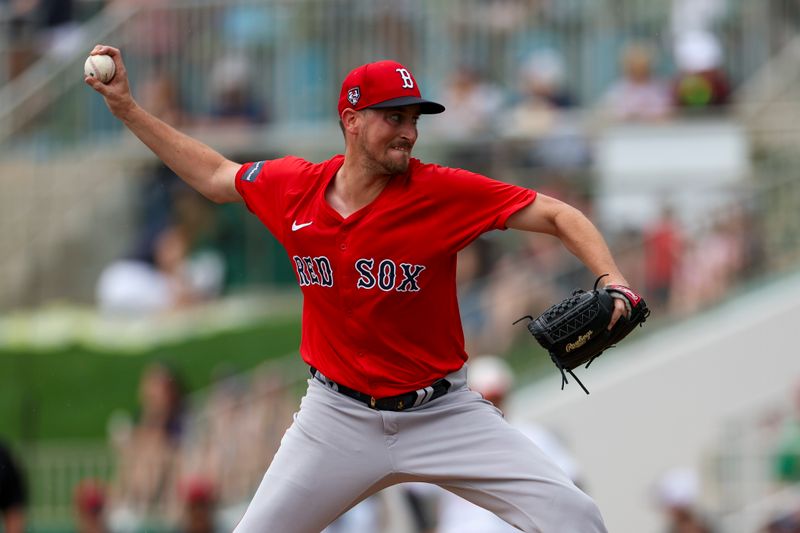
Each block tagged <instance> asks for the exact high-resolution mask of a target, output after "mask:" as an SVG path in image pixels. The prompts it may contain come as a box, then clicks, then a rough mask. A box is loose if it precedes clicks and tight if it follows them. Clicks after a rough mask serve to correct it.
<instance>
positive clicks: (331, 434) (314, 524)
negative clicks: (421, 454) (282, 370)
mask: <svg viewBox="0 0 800 533" xmlns="http://www.w3.org/2000/svg"><path fill="white" fill-rule="evenodd" d="M381 428H382V426H381V425H380V417H379V415H377V413H376V412H375V411H372V410H369V409H361V408H360V406H358V405H357V404H355V403H354V402H352V401H351V400H350V399H349V398H346V397H344V396H341V395H340V394H338V393H336V392H333V391H330V390H329V389H326V388H325V387H322V386H318V385H317V384H316V382H312V383H311V384H310V386H309V390H308V393H307V394H306V396H305V397H304V398H303V401H302V403H301V408H300V410H299V412H298V413H297V414H296V415H295V419H294V422H293V423H292V426H291V427H290V428H289V429H288V430H287V431H286V434H285V435H284V437H283V439H282V440H281V446H280V448H279V450H278V452H277V453H276V454H275V457H274V458H273V460H272V463H271V464H270V466H269V468H268V469H267V472H266V474H265V475H264V479H263V480H262V482H261V485H260V486H259V488H258V490H257V492H256V494H255V496H254V497H253V499H252V500H251V502H250V505H249V506H248V508H247V510H246V512H245V515H244V517H243V518H242V520H241V522H240V523H239V525H238V526H237V528H236V532H237V533H268V532H273V531H281V532H282V533H318V532H319V531H320V530H322V529H323V528H324V527H325V526H326V525H328V523H330V522H331V521H332V520H334V519H335V518H336V517H337V516H338V515H339V514H340V513H342V512H343V511H344V510H346V509H348V508H349V507H350V506H351V505H353V504H355V503H357V502H358V501H360V500H361V499H363V498H364V497H366V496H367V495H369V494H370V493H372V492H373V491H374V490H377V489H379V488H380V487H381V486H382V485H381V483H382V480H384V479H385V478H386V476H387V475H388V473H389V471H390V464H389V461H388V456H387V454H386V452H385V447H384V445H383V443H384V436H383V432H382V429H381Z"/></svg>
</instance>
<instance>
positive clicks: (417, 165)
mask: <svg viewBox="0 0 800 533" xmlns="http://www.w3.org/2000/svg"><path fill="white" fill-rule="evenodd" d="M343 162H344V156H341V155H338V156H335V157H333V158H332V159H330V160H328V161H325V162H322V163H310V162H308V161H305V160H303V159H300V158H297V157H285V158H282V159H276V160H269V161H259V162H256V163H247V164H245V165H243V166H242V168H241V169H240V170H239V172H238V174H237V176H236V188H237V190H238V191H239V193H240V194H241V195H242V197H243V198H244V200H245V202H246V204H247V207H248V208H249V209H250V211H252V212H253V213H254V214H255V215H256V216H257V217H258V218H259V219H260V220H261V221H262V222H263V223H264V225H266V226H267V228H268V229H269V230H270V232H272V234H273V235H274V236H275V237H276V238H277V239H278V241H280V242H281V244H282V245H283V246H284V248H286V251H287V253H288V255H289V257H290V259H291V260H292V262H293V263H294V269H295V273H296V274H297V280H298V283H299V284H300V287H301V289H302V291H303V298H304V303H303V327H302V341H301V344H300V353H301V356H302V357H303V360H304V361H305V362H306V363H308V364H309V365H312V366H314V367H316V368H318V369H319V370H320V371H321V372H322V373H323V374H325V375H326V376H327V377H328V378H330V379H332V380H333V381H336V382H338V383H341V384H342V385H345V386H347V387H350V388H352V389H355V390H358V391H361V392H364V393H366V394H370V395H372V396H375V397H376V398H382V397H386V396H393V395H396V394H400V393H405V392H409V391H412V390H416V389H419V388H422V387H425V386H428V385H430V384H431V383H432V382H433V381H435V380H437V379H439V378H441V377H443V376H445V375H447V374H449V373H450V372H453V371H455V370H458V369H459V368H460V367H461V366H462V365H463V364H464V361H466V359H467V354H466V352H465V351H464V334H463V331H462V329H461V317H460V314H459V311H458V302H457V301H456V282H455V278H456V254H457V252H458V251H459V250H461V249H462V248H464V247H465V246H467V245H468V244H469V243H470V242H472V241H473V240H474V239H475V238H477V237H478V236H479V235H481V234H482V233H484V232H486V231H489V230H492V229H505V223H506V220H507V219H508V217H509V216H510V215H512V214H513V213H514V212H516V211H518V210H519V209H521V208H523V207H525V206H526V205H528V204H530V203H531V202H532V201H533V200H534V198H535V197H536V193H535V192H534V191H532V190H530V189H525V188H522V187H518V186H516V185H511V184H508V183H503V182H500V181H496V180H492V179H489V178H487V177H485V176H481V175H479V174H474V173H472V172H467V171H465V170H460V169H453V168H447V167H442V166H438V165H432V164H424V163H422V162H420V161H419V160H416V159H412V160H411V164H410V166H409V170H408V172H406V174H404V175H400V176H395V177H394V178H392V179H391V181H389V183H388V184H387V185H386V187H385V188H384V189H383V191H381V193H380V194H379V195H378V197H377V198H376V199H375V200H374V201H373V202H372V203H370V204H369V205H367V206H366V207H364V208H362V209H360V210H359V211H356V212H355V213H353V214H351V215H350V216H348V217H347V218H342V216H341V215H340V214H339V213H337V212H336V211H335V210H334V209H333V208H332V207H331V206H330V205H329V204H328V203H327V202H326V200H325V189H326V188H327V186H328V184H329V183H330V181H331V179H332V178H333V177H334V175H335V174H336V172H337V171H338V170H339V168H340V167H341V166H342V163H343Z"/></svg>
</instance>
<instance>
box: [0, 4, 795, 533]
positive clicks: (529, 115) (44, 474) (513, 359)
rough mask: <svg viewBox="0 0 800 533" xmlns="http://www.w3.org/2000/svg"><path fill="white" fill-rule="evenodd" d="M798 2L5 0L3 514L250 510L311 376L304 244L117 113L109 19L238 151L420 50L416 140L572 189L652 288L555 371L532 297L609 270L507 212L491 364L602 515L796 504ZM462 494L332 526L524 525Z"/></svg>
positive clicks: (211, 514)
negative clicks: (573, 363)
mask: <svg viewBox="0 0 800 533" xmlns="http://www.w3.org/2000/svg"><path fill="white" fill-rule="evenodd" d="M799 27H800V2H798V1H797V0H758V1H754V0H660V1H654V0H427V1H426V0H393V1H388V0H262V1H254V0H192V1H189V0H180V1H179V0H136V1H135V0H0V279H1V280H2V283H0V517H1V518H2V519H1V520H0V531H7V532H9V533H19V532H21V531H29V532H42V533H44V532H53V533H56V532H59V533H60V532H67V531H70V532H71V531H80V532H86V533H90V532H93V533H100V532H105V531H110V532H122V533H127V532H131V533H133V532H140V531H155V532H168V531H169V532H173V531H174V532H177V531H183V532H191V533H210V532H214V531H230V530H231V529H232V528H233V526H234V525H235V524H236V522H237V520H238V518H239V517H240V516H241V513H242V512H243V510H244V507H245V506H246V504H247V502H248V501H249V498H250V497H251V495H252V494H253V492H254V490H255V487H256V486H257V484H258V482H259V481H260V479H261V476H262V475H263V472H264V470H265V468H266V466H267V465H268V464H269V462H270V459H271V456H272V454H273V453H274V451H275V449H276V448H277V446H278V443H279V440H280V437H281V435H282V433H283V431H284V429H285V428H286V427H287V426H288V424H289V423H290V422H291V415H292V413H293V412H294V410H295V409H296V407H297V405H298V402H299V398H300V396H301V395H302V393H303V390H304V386H305V378H306V370H305V369H304V367H303V365H302V363H301V361H300V359H299V356H298V355H297V353H296V350H297V346H298V343H299V332H300V325H299V321H300V318H299V312H300V307H301V301H300V292H299V290H298V288H297V283H296V280H295V277H294V274H293V271H292V269H291V266H290V264H289V261H288V259H287V257H286V255H285V253H284V252H283V250H282V249H281V248H280V247H279V246H278V244H277V243H276V241H275V240H274V239H272V237H271V236H270V235H269V234H268V232H267V231H266V229H265V228H263V226H261V224H260V223H259V222H258V221H257V220H256V219H255V217H252V216H250V215H249V213H248V212H247V210H246V208H244V207H243V206H242V205H224V206H218V205H213V204H211V203H209V202H207V201H206V200H204V199H203V198H201V197H199V196H198V195H197V194H196V193H194V192H193V191H192V190H190V189H188V188H187V187H186V186H184V185H182V184H181V182H180V180H179V179H177V178H176V176H174V175H173V174H172V173H171V171H169V170H168V169H166V168H165V167H164V166H162V165H161V164H159V161H158V160H156V159H155V158H154V156H152V154H150V153H149V152H148V151H147V149H145V148H144V147H143V146H141V145H140V144H139V143H138V141H137V140H136V139H135V138H134V137H133V136H132V135H130V134H129V133H127V132H126V131H125V130H124V129H123V128H122V127H121V126H120V124H119V123H118V122H116V120H115V119H114V118H113V117H112V116H111V115H110V113H109V112H108V110H107V109H106V107H105V105H104V103H103V101H102V98H101V97H100V96H99V95H97V94H95V93H94V92H93V91H92V90H90V89H89V88H88V87H86V86H85V85H84V83H83V74H82V73H83V62H84V60H85V58H86V56H87V55H88V53H89V51H90V50H91V49H92V47H93V46H94V44H96V43H104V44H110V45H113V46H116V47H119V48H120V49H121V50H122V52H123V56H124V59H125V61H126V65H127V68H128V71H129V75H130V78H131V84H132V89H133V92H134V95H135V97H136V99H137V100H138V101H139V102H140V103H141V104H142V105H143V106H144V107H145V108H146V109H148V110H150V111H151V112H153V113H154V114H156V115H157V116H159V117H160V118H162V119H163V120H165V121H167V122H169V123H170V124H173V125H174V126H176V127H178V128H180V129H181V130H183V131H185V132H187V133H189V134H191V135H193V136H195V137H197V138H199V139H201V140H203V141H205V142H207V143H209V144H210V145H211V146H213V147H214V148H216V149H218V150H219V151H220V152H221V153H223V154H224V155H226V156H227V157H229V158H231V159H233V160H236V161H240V162H245V161H253V160H261V159H268V158H271V157H278V156H282V155H285V154H289V153H291V154H295V155H299V156H302V157H305V158H307V159H310V160H314V161H321V160H323V159H326V158H328V157H330V156H331V155H332V154H335V153H339V152H340V151H341V150H342V139H341V134H340V132H339V130H338V126H337V124H336V112H335V109H336V102H337V99H338V93H339V87H340V83H341V80H342V79H343V77H344V76H345V75H346V73H347V72H348V71H349V70H350V69H351V68H353V67H355V66H357V65H359V64H361V63H364V62H368V61H374V60H378V59H383V58H392V59H396V60H398V61H400V62H402V63H404V64H405V65H407V66H408V67H409V68H410V69H411V70H412V72H414V74H415V76H416V78H417V80H418V82H419V83H420V85H421V86H422V91H423V94H424V95H426V96H428V97H430V98H432V99H434V100H437V101H440V102H442V103H443V104H444V105H445V106H447V112H446V113H445V114H444V115H441V116H430V117H428V116H426V117H424V118H423V119H422V120H421V121H420V136H421V137H420V141H419V142H418V144H417V148H416V150H417V152H416V155H417V156H418V157H420V158H422V159H423V160H428V161H432V162H438V163H442V164H448V165H452V166H458V167H463V168H466V169H469V170H473V171H477V172H481V173H484V174H486V175H489V176H491V177H494V178H496V179H500V180H504V181H508V182H513V183H517V184H520V185H523V186H527V187H531V188H534V189H537V190H540V191H542V192H544V193H547V194H550V195H553V196H556V197H558V198H560V199H563V200H565V201H567V202H569V203H572V204H573V205H575V206H577V207H579V208H580V209H582V210H583V211H584V212H585V213H586V214H587V215H588V216H589V217H590V218H591V219H592V220H593V221H595V222H596V223H597V225H598V226H599V227H600V228H601V230H602V231H603V233H604V235H605V236H606V238H607V240H608V241H609V244H610V245H611V247H612V249H613V251H614V253H615V256H616V258H617V259H618V262H619V263H620V266H621V268H622V270H623V272H624V273H625V274H626V276H627V277H628V279H629V281H630V283H631V284H632V286H633V287H635V288H637V289H638V290H640V291H641V292H642V294H643V295H644V297H645V299H646V300H647V302H648V304H649V305H650V307H651V308H652V309H653V314H652V316H651V318H650V320H649V321H648V322H647V325H646V327H645V328H643V329H642V330H640V331H638V332H636V333H635V334H634V335H633V336H632V337H630V338H629V339H628V340H626V341H625V343H624V345H623V346H620V347H619V348H616V349H614V350H611V351H609V352H607V353H606V354H604V355H603V357H602V358H601V359H599V360H597V361H596V362H595V363H594V364H593V365H592V368H591V370H590V371H580V373H579V375H580V376H581V377H582V379H583V381H584V383H585V384H586V385H587V387H588V388H589V390H590V391H591V395H590V396H588V397H587V396H585V395H584V394H583V392H582V391H581V390H580V389H579V388H578V387H577V386H576V384H574V383H570V385H569V386H568V387H567V388H566V390H564V391H561V390H560V386H559V385H560V379H561V378H560V376H559V375H558V372H557V371H556V370H555V369H554V368H553V367H552V366H551V365H550V361H549V358H548V357H547V355H546V354H545V353H543V352H542V351H541V350H540V349H539V347H538V345H536V343H535V342H534V340H533V339H532V338H531V337H530V335H528V334H527V331H526V329H525V328H524V327H523V326H521V325H517V326H512V322H513V321H514V320H516V319H517V318H519V317H521V316H523V315H527V314H532V315H536V314H538V313H539V312H541V311H543V310H544V309H545V308H546V307H548V306H549V305H550V304H552V303H554V302H555V301H558V300H560V299H561V298H563V297H565V296H567V295H568V294H569V292H570V291H571V290H572V289H574V288H576V287H584V288H585V287H588V286H590V285H591V283H592V282H593V281H594V280H593V276H592V275H591V274H590V273H589V272H588V271H586V270H585V269H584V268H583V267H582V266H581V265H580V264H579V263H578V262H577V261H576V260H575V259H573V258H572V257H571V256H570V255H569V254H568V253H567V252H565V251H564V250H563V249H562V247H561V246H560V244H559V243H558V241H557V240H555V239H552V238H550V237H547V236H539V235H519V234H511V233H510V232H494V233H492V234H487V235H485V236H484V237H482V238H481V239H479V240H478V241H476V242H475V243H474V244H472V245H471V246H470V247H469V248H467V249H465V250H464V251H463V252H462V253H461V256H460V258H459V291H460V298H461V307H462V309H461V311H462V319H463V324H464V330H465V335H466V339H467V345H468V351H469V352H470V354H471V355H472V357H473V360H474V362H475V365H476V370H475V372H474V373H473V376H472V377H471V379H475V380H476V381H475V382H474V383H473V386H474V387H475V388H476V389H478V390H482V391H484V393H485V395H487V396H490V397H492V398H494V399H496V401H497V402H498V403H500V402H502V403H503V408H504V410H505V412H506V414H507V416H508V418H509V420H511V421H512V423H515V424H519V425H520V427H521V428H522V427H526V428H530V427H535V429H536V431H534V432H532V433H531V435H532V438H534V440H537V443H539V444H540V445H541V446H542V447H543V448H546V449H548V450H552V451H553V454H554V457H556V458H557V460H558V461H559V462H560V464H562V465H564V468H565V469H568V470H569V472H570V475H572V476H573V478H574V479H575V480H576V482H578V483H579V484H581V486H582V487H583V488H584V489H585V490H586V491H587V492H588V493H589V494H590V495H592V497H594V498H595V499H596V500H597V502H598V504H599V505H600V508H601V509H602V510H603V513H604V515H605V517H606V521H607V523H608V526H609V530H610V531H615V532H623V533H624V532H635V533H641V532H644V533H648V532H659V531H663V532H667V531H669V532H682V533H688V532H695V533H696V532H701V531H704V532H710V531H715V532H733V533H751V532H797V531H800V495H799V494H800V493H798V490H797V489H798V482H799V481H800V357H797V352H794V349H796V348H792V346H796V340H795V339H796V336H795V335H794V334H793V333H792V331H793V330H792V328H793V326H794V324H793V322H792V317H796V316H798V311H800V215H798V213H799V212H800V181H798V178H797V168H798V164H800V129H799V126H798V121H800V88H799V87H800V85H798V81H800V38H798V28H799ZM479 363H480V365H479ZM483 363H486V365H485V366H486V367H485V369H481V370H480V371H479V370H478V368H482V367H483ZM483 387H486V388H483ZM503 400H505V401H503ZM452 505H456V504H454V503H453V502H452V501H449V500H448V496H447V495H446V494H442V493H440V492H437V491H435V490H432V489H430V488H428V487H425V486H422V487H420V486H408V487H406V486H399V487H395V488H393V489H391V490H387V491H385V492H384V493H381V494H379V495H376V496H375V497H373V498H370V499H369V500H367V501H366V502H365V503H364V504H363V505H361V506H359V507H357V508H356V509H354V510H353V511H352V512H351V513H348V515H345V516H344V517H343V518H342V519H341V520H340V521H339V522H337V523H336V524H334V525H332V526H331V527H330V528H329V531H328V533H335V532H365V533H370V532H374V533H404V532H408V533H419V532H426V533H432V532H435V533H446V532H461V533H465V532H466V533H468V532H470V531H475V532H480V533H493V532H495V531H506V530H507V529H503V528H501V526H498V525H496V524H491V521H489V520H488V519H487V520H486V521H485V522H482V521H480V520H478V519H470V520H468V519H467V517H468V516H471V515H470V514H469V513H467V512H463V511H454V510H453V509H457V507H455V508H454V507H452ZM465 521H466V523H465Z"/></svg>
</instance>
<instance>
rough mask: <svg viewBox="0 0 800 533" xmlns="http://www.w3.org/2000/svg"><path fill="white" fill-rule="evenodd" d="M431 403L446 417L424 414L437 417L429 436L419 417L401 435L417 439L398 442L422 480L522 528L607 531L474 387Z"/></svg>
mask: <svg viewBox="0 0 800 533" xmlns="http://www.w3.org/2000/svg"><path fill="white" fill-rule="evenodd" d="M448 396H449V395H448ZM436 407H437V410H441V411H447V416H442V415H441V414H438V415H437V414H436V413H434V412H433V411H432V412H431V413H430V415H431V418H432V419H433V418H436V419H438V422H436V424H435V425H436V427H437V430H436V432H435V441H432V440H431V434H432V432H430V431H426V430H425V428H424V427H422V426H423V425H424V424H421V427H419V428H418V431H413V432H409V433H408V434H405V435H404V436H405V437H408V438H409V439H413V440H414V441H416V442H411V441H408V442H405V443H404V444H405V445H406V448H407V449H409V450H413V451H412V452H411V453H410V456H409V457H408V461H409V462H408V464H409V465H411V467H412V468H413V469H414V472H415V473H416V474H418V475H419V476H420V478H421V479H425V480H427V481H431V482H434V483H436V484H439V485H441V486H442V487H444V488H446V489H447V490H450V491H451V492H454V493H456V494H458V495H459V496H461V497H463V498H465V499H467V500H469V501H471V502H473V503H475V504H477V505H479V506H481V507H484V508H486V509H489V510H490V511H492V512H494V513H495V514H497V515H498V516H500V517H501V518H503V519H504V520H505V521H507V522H509V523H510V524H512V525H514V526H516V527H518V528H520V529H521V530H523V531H567V530H570V529H569V528H567V529H560V528H563V527H564V525H565V524H568V525H570V526H572V527H574V528H575V529H572V530H574V531H581V532H586V533H588V532H600V531H605V529H604V527H603V525H602V519H601V518H600V514H599V511H598V510H597V507H596V505H595V504H594V502H593V501H592V500H591V499H590V498H589V497H588V496H586V494H584V493H583V492H582V491H581V490H580V489H578V488H577V487H576V486H575V485H574V484H573V483H572V481H571V480H570V479H569V477H568V476H567V475H566V474H565V473H564V472H563V471H562V470H561V469H560V468H559V467H558V466H557V465H556V464H555V463H554V462H553V461H551V460H550V458H549V457H547V455H545V454H544V452H542V450H540V449H539V448H538V447H537V446H536V445H535V444H534V443H533V441H531V440H530V439H529V438H528V437H526V436H525V435H523V434H522V433H521V432H520V431H518V430H517V429H515V428H513V427H511V426H510V425H509V424H508V423H507V422H506V420H505V419H504V418H503V416H502V414H501V413H500V412H499V411H498V410H497V409H496V408H494V406H492V405H491V404H489V403H488V402H486V401H485V400H483V399H481V398H480V396H479V395H477V394H476V393H474V392H471V391H456V392H455V394H454V395H453V397H451V398H449V399H448V400H447V402H444V403H443V404H441V405H437V406H436ZM426 414H428V413H426ZM404 449H405V448H404ZM417 450H421V451H422V453H421V454H419V455H416V451H417Z"/></svg>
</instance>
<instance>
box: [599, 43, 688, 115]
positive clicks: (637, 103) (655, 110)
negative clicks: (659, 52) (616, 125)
mask: <svg viewBox="0 0 800 533" xmlns="http://www.w3.org/2000/svg"><path fill="white" fill-rule="evenodd" d="M620 63H621V69H622V77H621V78H620V79H619V80H618V81H617V82H615V83H614V84H613V85H612V87H611V89H610V90H609V92H608V93H607V94H606V96H605V99H604V104H603V105H604V107H605V108H606V110H607V112H608V114H610V116H611V118H613V119H615V120H624V121H655V120H661V119H664V118H666V117H668V116H669V115H670V113H671V110H672V109H671V107H672V102H671V96H670V91H669V86H668V84H667V83H665V82H662V81H661V80H659V79H657V78H656V77H655V76H654V75H653V53H652V51H651V49H650V47H649V46H647V45H645V44H643V43H633V44H629V45H628V46H626V47H625V49H624V50H623V52H622V58H621V61H620Z"/></svg>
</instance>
